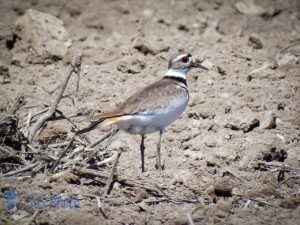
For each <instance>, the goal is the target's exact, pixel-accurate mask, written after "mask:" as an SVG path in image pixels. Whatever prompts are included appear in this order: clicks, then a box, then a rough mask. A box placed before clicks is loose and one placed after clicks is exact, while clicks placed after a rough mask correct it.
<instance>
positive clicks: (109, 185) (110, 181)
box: [105, 148, 123, 195]
mask: <svg viewBox="0 0 300 225" xmlns="http://www.w3.org/2000/svg"><path fill="white" fill-rule="evenodd" d="M122 152H123V149H122V148H120V149H119V150H118V154H117V156H116V159H115V161H114V164H113V167H112V169H111V171H110V175H109V178H108V181H107V184H106V186H105V194H106V195H108V194H109V193H110V191H111V189H112V185H113V182H114V176H115V173H116V171H117V165H118V162H119V159H120V156H121V154H122Z"/></svg>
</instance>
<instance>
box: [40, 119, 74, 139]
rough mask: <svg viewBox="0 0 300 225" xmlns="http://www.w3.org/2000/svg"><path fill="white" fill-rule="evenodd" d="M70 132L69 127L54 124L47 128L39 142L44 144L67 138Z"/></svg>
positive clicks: (41, 134)
mask: <svg viewBox="0 0 300 225" xmlns="http://www.w3.org/2000/svg"><path fill="white" fill-rule="evenodd" d="M67 132H68V127H66V126H65V125H63V124H59V123H53V124H50V125H48V126H47V127H45V129H43V131H42V132H41V133H40V135H39V136H38V138H37V140H38V141H40V142H42V143H47V142H49V141H51V140H53V139H57V138H59V137H63V136H66V135H67Z"/></svg>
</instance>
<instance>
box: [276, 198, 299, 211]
mask: <svg viewBox="0 0 300 225" xmlns="http://www.w3.org/2000/svg"><path fill="white" fill-rule="evenodd" d="M299 206H300V196H297V197H291V198H287V199H283V200H282V201H281V203H280V207H283V208H286V209H296V208H298V207H299Z"/></svg>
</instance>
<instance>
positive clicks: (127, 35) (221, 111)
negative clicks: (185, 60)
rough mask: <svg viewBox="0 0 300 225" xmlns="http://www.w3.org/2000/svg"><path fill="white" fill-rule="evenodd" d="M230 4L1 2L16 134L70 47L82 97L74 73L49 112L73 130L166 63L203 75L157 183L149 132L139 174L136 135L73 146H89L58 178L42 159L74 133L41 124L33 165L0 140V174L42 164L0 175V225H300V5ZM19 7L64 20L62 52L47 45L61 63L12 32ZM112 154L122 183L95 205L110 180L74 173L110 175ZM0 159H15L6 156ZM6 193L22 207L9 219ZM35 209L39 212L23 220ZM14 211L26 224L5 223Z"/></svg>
mask: <svg viewBox="0 0 300 225" xmlns="http://www.w3.org/2000/svg"><path fill="white" fill-rule="evenodd" d="M237 3H238V1H235V0H228V1H221V0H211V1H209V0H190V1H178V0H168V1H157V0H153V1H138V0H125V1H121V0H113V1H110V0H106V1H105V0H99V1H93V0H74V1H59V0H44V1H38V0H23V1H18V0H11V1H5V0H1V1H0V14H1V22H0V23H1V27H0V29H1V30H0V43H1V46H0V48H1V50H0V51H1V52H0V64H1V65H0V72H1V74H0V81H1V84H0V88H1V89H0V93H1V95H0V107H1V109H0V110H1V113H2V114H5V113H6V108H7V105H8V104H12V103H13V102H14V101H15V99H16V98H17V96H19V95H21V94H24V96H25V101H26V104H25V105H23V106H22V107H21V108H20V109H19V110H18V111H17V116H18V117H19V128H20V127H23V128H22V131H23V132H24V133H25V134H26V129H25V128H26V121H27V118H28V117H29V116H28V115H31V116H34V115H36V114H37V113H38V112H41V111H42V110H43V109H45V108H46V107H47V105H50V104H51V102H53V100H54V98H55V96H56V94H57V93H56V92H55V90H56V87H57V86H59V84H60V83H61V82H62V80H63V78H64V76H65V74H66V73H67V71H68V69H69V67H70V61H71V59H72V56H73V55H74V52H75V51H76V49H81V51H82V67H81V73H80V79H79V89H78V91H76V85H77V81H78V77H77V76H76V75H72V77H71V79H70V81H69V83H68V86H67V89H66V91H65V93H64V95H65V97H64V98H63V99H62V100H61V102H60V104H59V106H58V109H59V110H60V111H62V112H63V114H64V115H66V116H67V117H70V116H71V115H77V116H75V117H72V118H71V121H72V122H73V123H74V124H75V125H77V126H78V127H80V128H83V127H85V126H86V125H87V124H88V122H87V118H88V117H89V116H90V115H92V114H93V113H98V112H106V111H109V110H111V109H113V108H114V107H115V106H116V105H117V104H120V103H121V102H122V101H123V100H124V99H125V98H126V97H129V96H130V95H131V94H132V93H134V92H135V91H137V90H138V89H139V88H142V87H144V86H145V85H147V84H150V83H151V82H154V81H156V80H158V79H160V78H161V77H162V76H163V75H164V73H165V71H166V68H167V63H168V59H169V57H170V56H171V55H172V54H174V53H177V52H179V51H184V52H190V53H191V54H192V55H193V56H194V57H195V58H197V59H199V60H204V62H203V64H204V65H205V66H206V67H208V68H209V70H208V71H202V70H193V71H191V72H190V73H189V77H188V85H189V90H190V96H191V97H190V101H189V105H188V107H187V109H186V111H185V112H184V114H183V115H182V116H181V117H180V118H179V119H178V120H177V121H176V122H175V123H174V124H172V125H171V126H170V127H168V129H167V130H166V133H165V135H164V137H163V141H162V159H163V163H164V166H165V169H164V171H163V172H158V171H157V170H156V169H155V167H154V165H155V152H156V147H155V143H156V140H157V134H153V135H148V136H147V138H146V172H145V173H141V169H140V152H139V142H140V137H139V136H132V135H129V134H126V133H124V132H119V133H117V134H116V135H115V136H113V137H112V138H110V139H109V140H106V141H105V142H103V143H101V144H99V145H97V146H96V147H94V148H93V149H88V148H86V147H83V146H86V141H87V140H86V139H84V138H83V137H82V140H83V142H84V143H80V142H78V141H76V143H75V144H74V146H73V148H72V150H70V151H69V152H68V153H67V154H66V157H64V161H63V162H62V163H60V165H59V166H58V167H57V169H56V170H55V173H54V174H51V173H50V172H49V169H50V168H51V166H52V165H53V161H51V159H49V158H48V159H47V156H48V157H49V156H50V155H51V156H52V157H53V158H55V157H58V156H59V154H60V152H61V151H62V150H63V147H60V146H59V145H58V146H55V145H54V144H55V143H62V142H65V141H68V136H69V137H70V135H71V134H70V130H71V127H72V125H71V123H70V122H68V121H67V120H63V119H59V118H57V120H55V121H49V122H47V124H46V125H45V126H44V127H43V129H42V131H41V132H40V133H38V134H37V135H36V136H35V139H34V141H33V142H32V146H33V147H34V149H35V150H34V151H37V154H31V155H30V154H29V153H27V154H21V153H20V152H21V151H23V153H24V151H25V153H26V152H28V151H29V152H30V151H33V150H32V149H31V150H30V149H23V150H21V149H20V146H19V145H11V144H10V143H8V142H5V140H4V139H3V138H1V146H2V147H1V149H2V150H1V155H0V156H1V161H0V163H1V173H2V174H5V173H8V172H11V171H15V170H19V169H22V168H23V167H26V165H21V164H20V161H23V162H24V161H25V164H26V163H28V164H33V163H35V160H38V161H37V162H38V165H39V166H38V167H34V168H33V169H32V170H29V171H26V172H24V173H19V174H16V175H13V176H5V177H4V176H1V178H0V179H1V180H0V182H1V183H0V186H1V189H0V224H25V223H28V222H29V220H30V219H32V224H39V225H42V224H43V225H46V224H47V225H50V224H51V225H52V224H53V225H54V224H193V222H194V224H299V221H300V207H299V204H300V179H299V173H300V170H299V168H300V144H299V142H300V130H299V126H300V95H299V87H300V65H299V57H300V45H299V41H300V3H299V1H298V0H264V1H256V2H253V1H247V4H237ZM255 3H256V4H255ZM28 9H34V10H37V11H39V12H45V13H49V14H51V15H53V16H55V17H57V18H58V19H60V20H61V21H63V26H64V28H65V29H66V32H67V33H69V34H68V35H69V36H68V38H67V39H68V45H66V46H67V47H66V46H65V48H66V52H64V51H63V50H64V48H63V47H59V48H58V49H57V46H59V45H58V44H53V45H51V46H50V47H49V46H48V44H49V45H50V44H51V43H50V42H45V43H43V45H44V46H43V47H45V48H49V49H50V50H49V49H48V52H49V51H51V50H55V51H60V50H61V51H62V53H59V54H58V56H57V55H55V54H54V56H53V55H50V56H48V55H47V54H48V53H46V56H45V55H42V53H40V52H39V49H37V47H36V48H35V45H34V44H35V43H34V42H30V41H28V40H29V39H30V38H29V39H28V37H24V36H22V34H20V33H19V31H18V28H17V26H16V25H15V23H16V21H17V20H18V19H19V18H20V17H21V16H22V15H24V14H25V13H26V12H28V11H27V10H28ZM32 13H33V14H35V13H37V12H36V11H32ZM46 22H47V21H46ZM49 23H50V22H49ZM31 28H32V29H36V28H34V27H33V26H32V27H31ZM31 28H30V29H31ZM47 32H51V30H50V31H47ZM26 38H27V39H26ZM48 38H52V37H51V35H49V37H48ZM51 91H54V93H52V94H51ZM79 112H81V114H82V116H78V113H79ZM56 116H59V114H56ZM34 118H36V117H34ZM33 124H34V121H33V122H32V123H31V125H30V126H29V130H30V129H31V128H32V126H33ZM24 129H25V131H24ZM105 133H107V130H94V131H92V132H90V133H89V134H87V135H86V137H87V138H88V139H89V140H90V141H91V142H93V141H94V140H95V139H96V138H97V137H101V136H103V135H105ZM7 146H8V147H7ZM120 147H122V148H123V149H124V152H122V154H121V157H120V161H119V163H118V165H117V178H116V179H117V181H116V182H115V183H114V186H113V189H112V191H111V193H110V194H109V195H104V194H103V191H104V188H105V184H106V179H103V178H99V177H95V176H92V175H84V174H81V173H80V172H78V168H79V169H82V168H85V167H87V166H89V167H90V170H94V171H97V172H103V173H106V174H108V172H109V171H110V168H111V167H112V162H109V163H103V165H102V166H100V165H99V162H101V161H103V160H109V159H110V158H113V157H114V156H115V155H116V151H118V150H119V149H120ZM3 148H7V149H10V151H12V152H14V153H15V154H16V155H17V156H19V158H14V157H12V156H7V155H6V153H7V151H6V150H3ZM75 148H76V151H75V152H73V151H74V149H75ZM35 155H38V157H37V156H35ZM42 156H44V158H43V157H42ZM12 159H13V160H12ZM16 159H18V160H19V161H18V160H16ZM40 162H42V164H39V163H40ZM68 162H70V163H68ZM96 163H98V168H97V167H96V166H95V164H96ZM40 165H42V166H40ZM284 165H286V166H284ZM76 168H77V170H76ZM76 171H77V172H76ZM126 181H130V182H132V183H133V184H132V185H129V184H128V183H126ZM157 186H159V187H161V189H162V191H160V190H159V189H158V187H157ZM146 187H149V189H147V188H146ZM150 189H151V190H150ZM12 190H14V192H15V194H16V196H17V197H16V198H15V199H16V201H14V202H13V204H15V207H14V209H10V210H8V209H7V207H8V197H7V196H8V193H11V191H12ZM51 193H52V195H51ZM55 194H56V195H58V194H59V195H60V196H61V199H63V200H65V199H66V198H67V199H69V201H67V202H68V204H69V205H67V204H64V203H63V202H62V201H61V202H58V200H57V198H56V199H54V200H53V199H52V197H53V196H54V195H55ZM95 196H99V198H98V199H100V201H101V204H102V211H103V212H104V214H105V215H106V216H107V218H105V216H104V215H103V213H102V212H101V210H100V209H99V208H98V205H97V201H96V198H95ZM52 200H53V201H54V202H52V203H53V204H52V206H51V201H52ZM35 206H36V208H39V209H41V211H40V212H39V213H38V214H36V215H35V216H36V217H35V218H32V215H33V214H34V213H35V212H37V209H36V208H35ZM16 210H17V211H16ZM22 213H23V214H24V213H25V214H24V215H26V213H27V215H26V216H24V217H22V216H21V218H20V219H18V220H15V219H14V218H13V217H15V216H16V215H17V214H22ZM188 215H189V216H190V218H191V219H190V220H192V221H193V222H192V221H190V222H189V220H188V217H189V216H188Z"/></svg>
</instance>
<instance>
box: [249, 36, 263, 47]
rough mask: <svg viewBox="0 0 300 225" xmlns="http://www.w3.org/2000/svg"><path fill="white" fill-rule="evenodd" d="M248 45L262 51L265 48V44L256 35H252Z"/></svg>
mask: <svg viewBox="0 0 300 225" xmlns="http://www.w3.org/2000/svg"><path fill="white" fill-rule="evenodd" d="M248 45H249V46H251V47H252V48H254V49H262V48H263V43H262V41H261V40H260V38H259V37H258V36H257V35H256V34H252V35H251V36H250V37H249V41H248Z"/></svg>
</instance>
